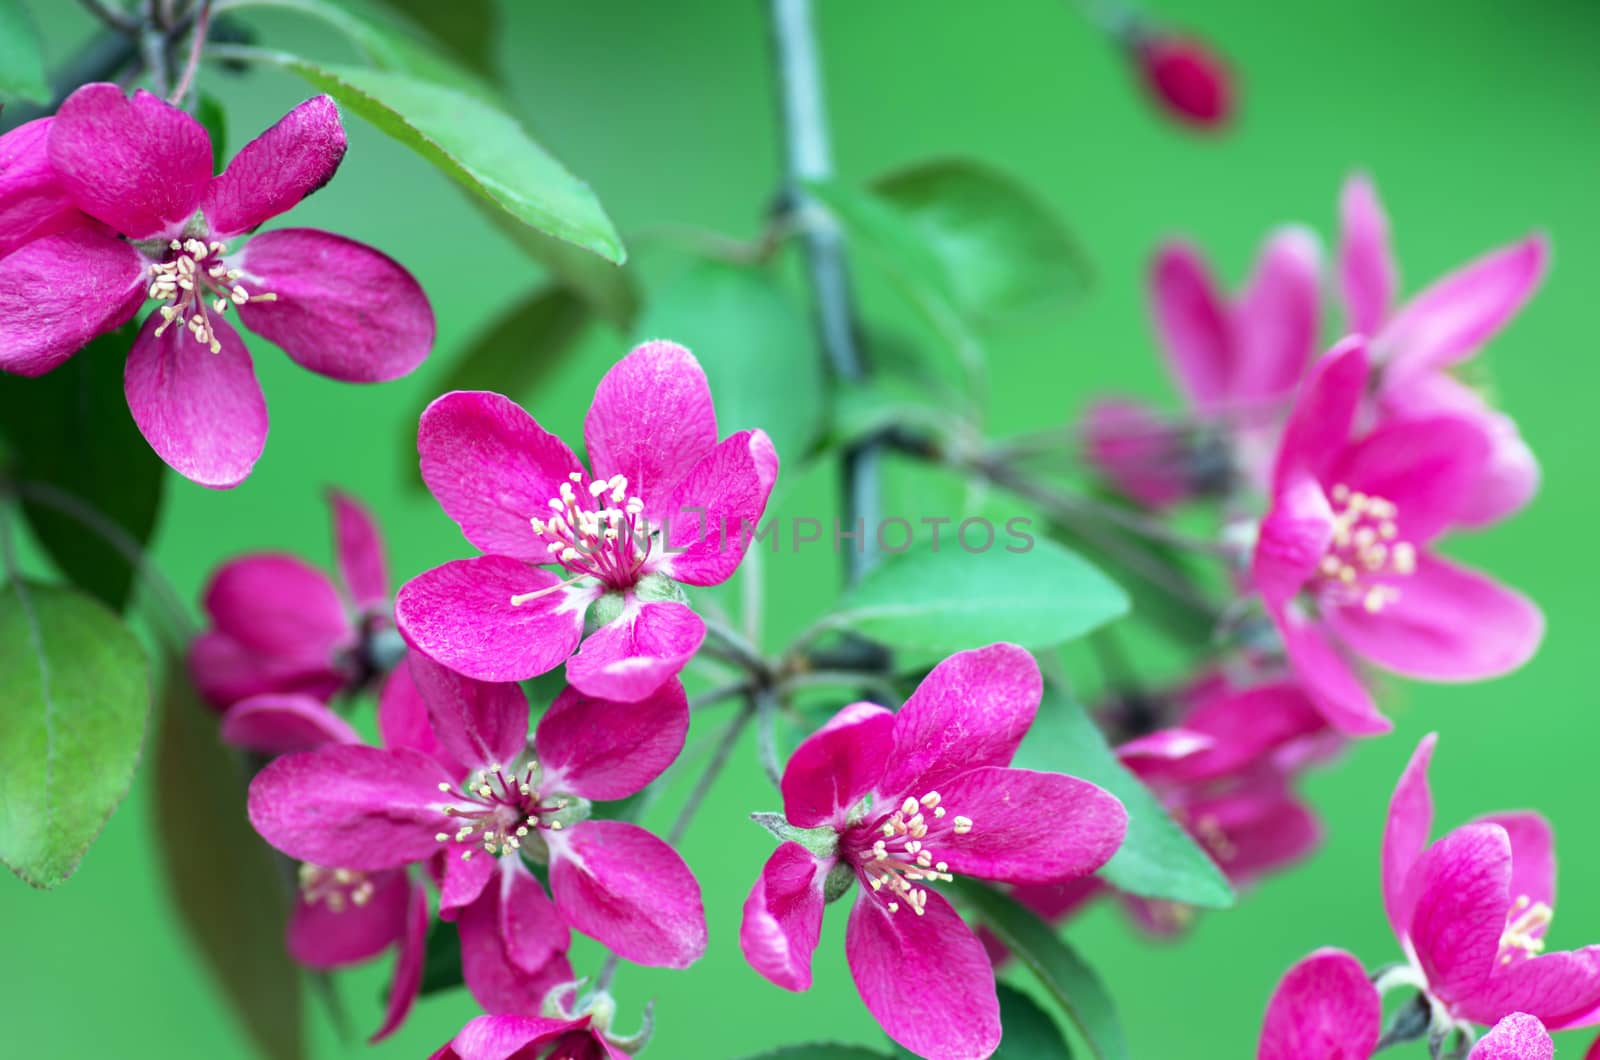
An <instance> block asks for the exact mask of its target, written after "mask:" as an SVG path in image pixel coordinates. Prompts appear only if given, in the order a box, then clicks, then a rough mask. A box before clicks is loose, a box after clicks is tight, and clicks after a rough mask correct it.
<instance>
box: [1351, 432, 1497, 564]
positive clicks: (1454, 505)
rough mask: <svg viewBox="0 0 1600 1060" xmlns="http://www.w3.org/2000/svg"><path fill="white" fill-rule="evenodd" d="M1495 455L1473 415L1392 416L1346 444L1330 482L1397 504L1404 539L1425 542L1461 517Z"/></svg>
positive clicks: (1401, 534) (1401, 536)
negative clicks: (1466, 503)
mask: <svg viewBox="0 0 1600 1060" xmlns="http://www.w3.org/2000/svg"><path fill="white" fill-rule="evenodd" d="M1489 457H1490V452H1489V442H1488V439H1487V438H1486V436H1485V435H1484V432H1483V431H1482V430H1480V429H1479V427H1478V425H1477V424H1476V423H1474V422H1473V421H1472V420H1469V419H1466V418H1463V417H1461V416H1454V415H1445V416H1430V417H1428V418H1426V419H1416V420H1399V421H1394V420H1391V421H1389V422H1387V423H1383V424H1380V425H1379V426H1378V428H1377V429H1376V430H1374V431H1373V432H1372V433H1371V434H1369V435H1367V436H1366V437H1365V438H1363V439H1362V440H1361V441H1360V442H1357V443H1356V444H1355V445H1353V446H1351V447H1349V448H1348V449H1346V450H1345V452H1344V453H1343V454H1342V455H1341V456H1340V458H1339V460H1338V461H1337V462H1336V463H1335V464H1334V466H1333V467H1331V468H1329V470H1328V476H1329V478H1328V481H1330V482H1334V483H1342V484H1344V485H1346V486H1349V487H1350V488H1351V489H1352V490H1357V491H1360V492H1362V493H1365V494H1367V495H1368V496H1369V497H1382V498H1384V499H1385V500H1388V501H1390V502H1391V503H1393V504H1394V506H1395V509H1396V511H1397V514H1396V515H1395V518H1394V521H1395V524H1396V525H1397V526H1398V528H1399V532H1400V540H1402V541H1409V542H1411V543H1412V544H1413V545H1417V546H1421V545H1424V544H1426V543H1427V542H1429V541H1431V540H1433V539H1434V538H1435V537H1437V536H1438V535H1439V533H1440V531H1442V530H1444V529H1445V528H1446V527H1448V526H1450V525H1451V524H1452V523H1454V522H1456V521H1457V519H1458V513H1460V512H1461V511H1462V509H1463V507H1464V505H1463V501H1464V500H1465V499H1467V498H1470V497H1471V496H1472V494H1473V491H1474V490H1475V489H1476V488H1477V485H1478V483H1479V482H1481V481H1482V480H1483V477H1484V474H1485V472H1486V471H1487V470H1488V466H1489Z"/></svg>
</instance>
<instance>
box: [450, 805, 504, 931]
mask: <svg viewBox="0 0 1600 1060" xmlns="http://www.w3.org/2000/svg"><path fill="white" fill-rule="evenodd" d="M447 827H448V826H447ZM440 861H441V862H442V863H443V868H442V870H441V871H440V873H439V876H440V879H439V916H440V917H441V918H443V919H445V920H454V919H456V918H457V917H458V916H459V915H460V912H461V910H462V909H465V908H466V907H468V906H470V905H472V904H473V903H474V902H477V901H478V900H479V899H480V898H482V896H483V892H484V891H485V890H486V889H488V888H489V881H490V880H492V879H494V878H495V870H496V869H497V868H498V867H499V865H500V861H499V859H497V858H495V857H494V856H493V855H491V854H489V853H488V852H486V851H485V850H483V849H482V848H481V847H478V846H476V845H475V844H474V843H473V841H472V840H471V839H468V840H467V841H466V842H465V843H463V844H455V845H451V844H445V845H443V846H441V847H440Z"/></svg>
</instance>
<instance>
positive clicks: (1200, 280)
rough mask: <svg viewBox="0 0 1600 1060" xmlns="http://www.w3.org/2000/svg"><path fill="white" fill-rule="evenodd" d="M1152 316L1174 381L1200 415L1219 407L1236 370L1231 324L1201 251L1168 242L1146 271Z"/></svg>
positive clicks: (1227, 395)
mask: <svg viewBox="0 0 1600 1060" xmlns="http://www.w3.org/2000/svg"><path fill="white" fill-rule="evenodd" d="M1150 300H1151V311H1152V313H1153V315H1154V317H1155V324H1156V334H1157V335H1158V336H1159V337H1160V339H1161V347H1162V351H1163V352H1164V353H1165V354H1166V356H1167V364H1168V366H1169V367H1170V368H1171V369H1172V374H1173V376H1174V377H1175V378H1176V379H1177V381H1178V384H1179V385H1180V386H1181V387H1182V388H1183V392H1184V393H1185V394H1186V395H1187V396H1188V399H1189V403H1190V404H1191V405H1192V406H1194V408H1195V409H1197V410H1199V411H1200V412H1209V411H1212V410H1214V409H1216V408H1217V407H1218V406H1220V405H1224V404H1225V403H1226V402H1227V399H1228V397H1229V384H1230V382H1231V381H1232V379H1233V376H1234V371H1235V368H1236V365H1235V362H1234V348H1233V330H1234V322H1233V319H1232V313H1231V312H1230V310H1229V308H1228V306H1227V303H1226V301H1225V300H1224V298H1223V297H1222V295H1221V294H1220V293H1218V291H1217V289H1216V284H1215V282H1214V281H1213V280H1212V278H1211V274H1210V272H1209V270H1207V268H1206V265H1205V262H1204V261H1202V260H1201V258H1200V252H1199V251H1198V250H1196V249H1195V248H1194V247H1192V246H1190V245H1189V244H1187V243H1168V244H1166V245H1165V246H1163V247H1162V248H1161V249H1160V250H1159V251H1158V252H1157V253H1156V258H1155V261H1154V262H1153V263H1152V264H1151V268H1150Z"/></svg>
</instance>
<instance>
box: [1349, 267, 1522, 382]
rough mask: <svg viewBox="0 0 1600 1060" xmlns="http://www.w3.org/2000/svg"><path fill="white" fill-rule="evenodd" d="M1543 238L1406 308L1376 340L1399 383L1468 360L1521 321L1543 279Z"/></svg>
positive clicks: (1447, 281) (1438, 286) (1466, 271)
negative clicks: (1519, 315)
mask: <svg viewBox="0 0 1600 1060" xmlns="http://www.w3.org/2000/svg"><path fill="white" fill-rule="evenodd" d="M1548 257H1549V245H1548V244H1547V243H1546V241H1545V239H1544V237H1543V236H1530V237H1529V238H1527V239H1524V240H1523V241H1522V242H1520V243H1513V244H1511V245H1510V246H1506V247H1501V248H1500V249H1499V250H1495V251H1491V252H1490V253H1488V254H1485V255H1484V256H1483V257H1481V258H1478V259H1477V260H1476V261H1473V262H1470V263H1469V264H1467V265H1464V266H1462V267H1461V268H1460V269H1458V270H1456V271H1455V272H1453V273H1451V274H1450V275H1448V276H1446V277H1444V278H1443V279H1441V280H1439V281H1437V282H1435V283H1434V284H1433V285H1432V286H1431V287H1429V288H1428V289H1427V290H1425V291H1423V292H1422V293H1421V294H1419V295H1417V296H1416V297H1415V298H1413V299H1411V301H1410V302H1408V303H1406V306H1405V308H1403V309H1401V310H1400V312H1399V313H1398V314H1396V315H1395V317H1394V319H1393V320H1391V321H1390V322H1389V325H1388V326H1387V327H1386V328H1384V329H1383V331H1382V332H1381V333H1380V334H1379V335H1378V337H1377V339H1376V340H1374V346H1376V347H1379V348H1381V349H1382V350H1383V351H1384V354H1383V355H1384V357H1385V358H1386V360H1387V362H1388V363H1387V367H1386V369H1385V373H1386V374H1389V375H1392V376H1393V378H1395V379H1403V378H1405V377H1406V376H1409V375H1414V374H1416V373H1419V372H1426V371H1431V370H1434V369H1438V368H1444V367H1446V366H1448V365H1451V364H1455V363H1456V362H1458V361H1461V360H1465V359H1466V358H1468V357H1470V356H1472V355H1473V354H1474V353H1476V352H1477V351H1478V348H1479V347H1481V346H1482V345H1483V344H1484V343H1485V342H1488V341H1489V339H1490V338H1492V337H1493V336H1494V334H1495V333H1496V332H1497V331H1499V330H1500V329H1501V328H1503V327H1504V326H1505V325H1506V324H1507V323H1509V322H1510V320H1511V318H1512V317H1514V316H1516V315H1517V311H1518V310H1520V309H1521V308H1522V306H1523V303H1524V302H1526V301H1527V300H1528V299H1529V298H1531V297H1532V296H1533V292H1534V291H1535V290H1536V289H1537V288H1538V286H1539V281H1540V280H1542V279H1543V278H1544V268H1545V262H1546V260H1547V259H1548Z"/></svg>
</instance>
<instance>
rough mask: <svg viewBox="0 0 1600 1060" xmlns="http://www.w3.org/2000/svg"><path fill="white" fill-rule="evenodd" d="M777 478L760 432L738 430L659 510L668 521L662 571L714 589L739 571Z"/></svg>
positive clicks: (774, 459)
mask: <svg viewBox="0 0 1600 1060" xmlns="http://www.w3.org/2000/svg"><path fill="white" fill-rule="evenodd" d="M777 479H778V454H777V451H776V450H774V449H773V448H772V440H771V439H769V438H768V437H767V435H766V432H764V431H740V432H739V433H738V434H735V435H732V436H731V437H729V438H728V439H727V440H725V441H723V442H722V443H721V444H720V445H718V446H717V447H716V448H715V449H712V450H711V451H710V452H708V453H707V454H706V455H705V456H703V457H701V458H700V460H699V461H698V462H697V463H696V464H695V465H694V466H693V467H691V468H690V469H689V471H688V473H687V474H685V475H684V477H683V478H682V479H681V480H680V481H679V482H678V484H677V486H676V487H674V488H673V490H672V493H671V494H670V495H669V496H668V497H667V499H666V500H665V502H663V504H662V507H661V508H660V510H659V515H660V517H661V518H663V519H664V520H666V522H665V526H666V528H667V534H668V535H669V536H668V537H667V557H666V559H665V560H664V561H663V562H662V564H661V569H662V570H663V571H664V572H665V573H667V574H669V575H671V576H672V577H673V578H676V579H677V580H678V581H681V582H686V583H688V584H689V585H718V584H720V583H722V582H725V581H727V580H728V579H729V578H730V577H732V576H733V572H734V571H735V570H736V569H738V566H739V561H740V560H742V559H743V558H744V553H745V549H746V548H748V547H749V545H750V540H751V538H752V537H754V536H755V533H756V529H757V526H758V525H759V524H760V522H761V515H762V513H763V512H765V511H766V510H767V498H768V497H769V496H771V495H772V485H773V483H774V482H776V481H777Z"/></svg>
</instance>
